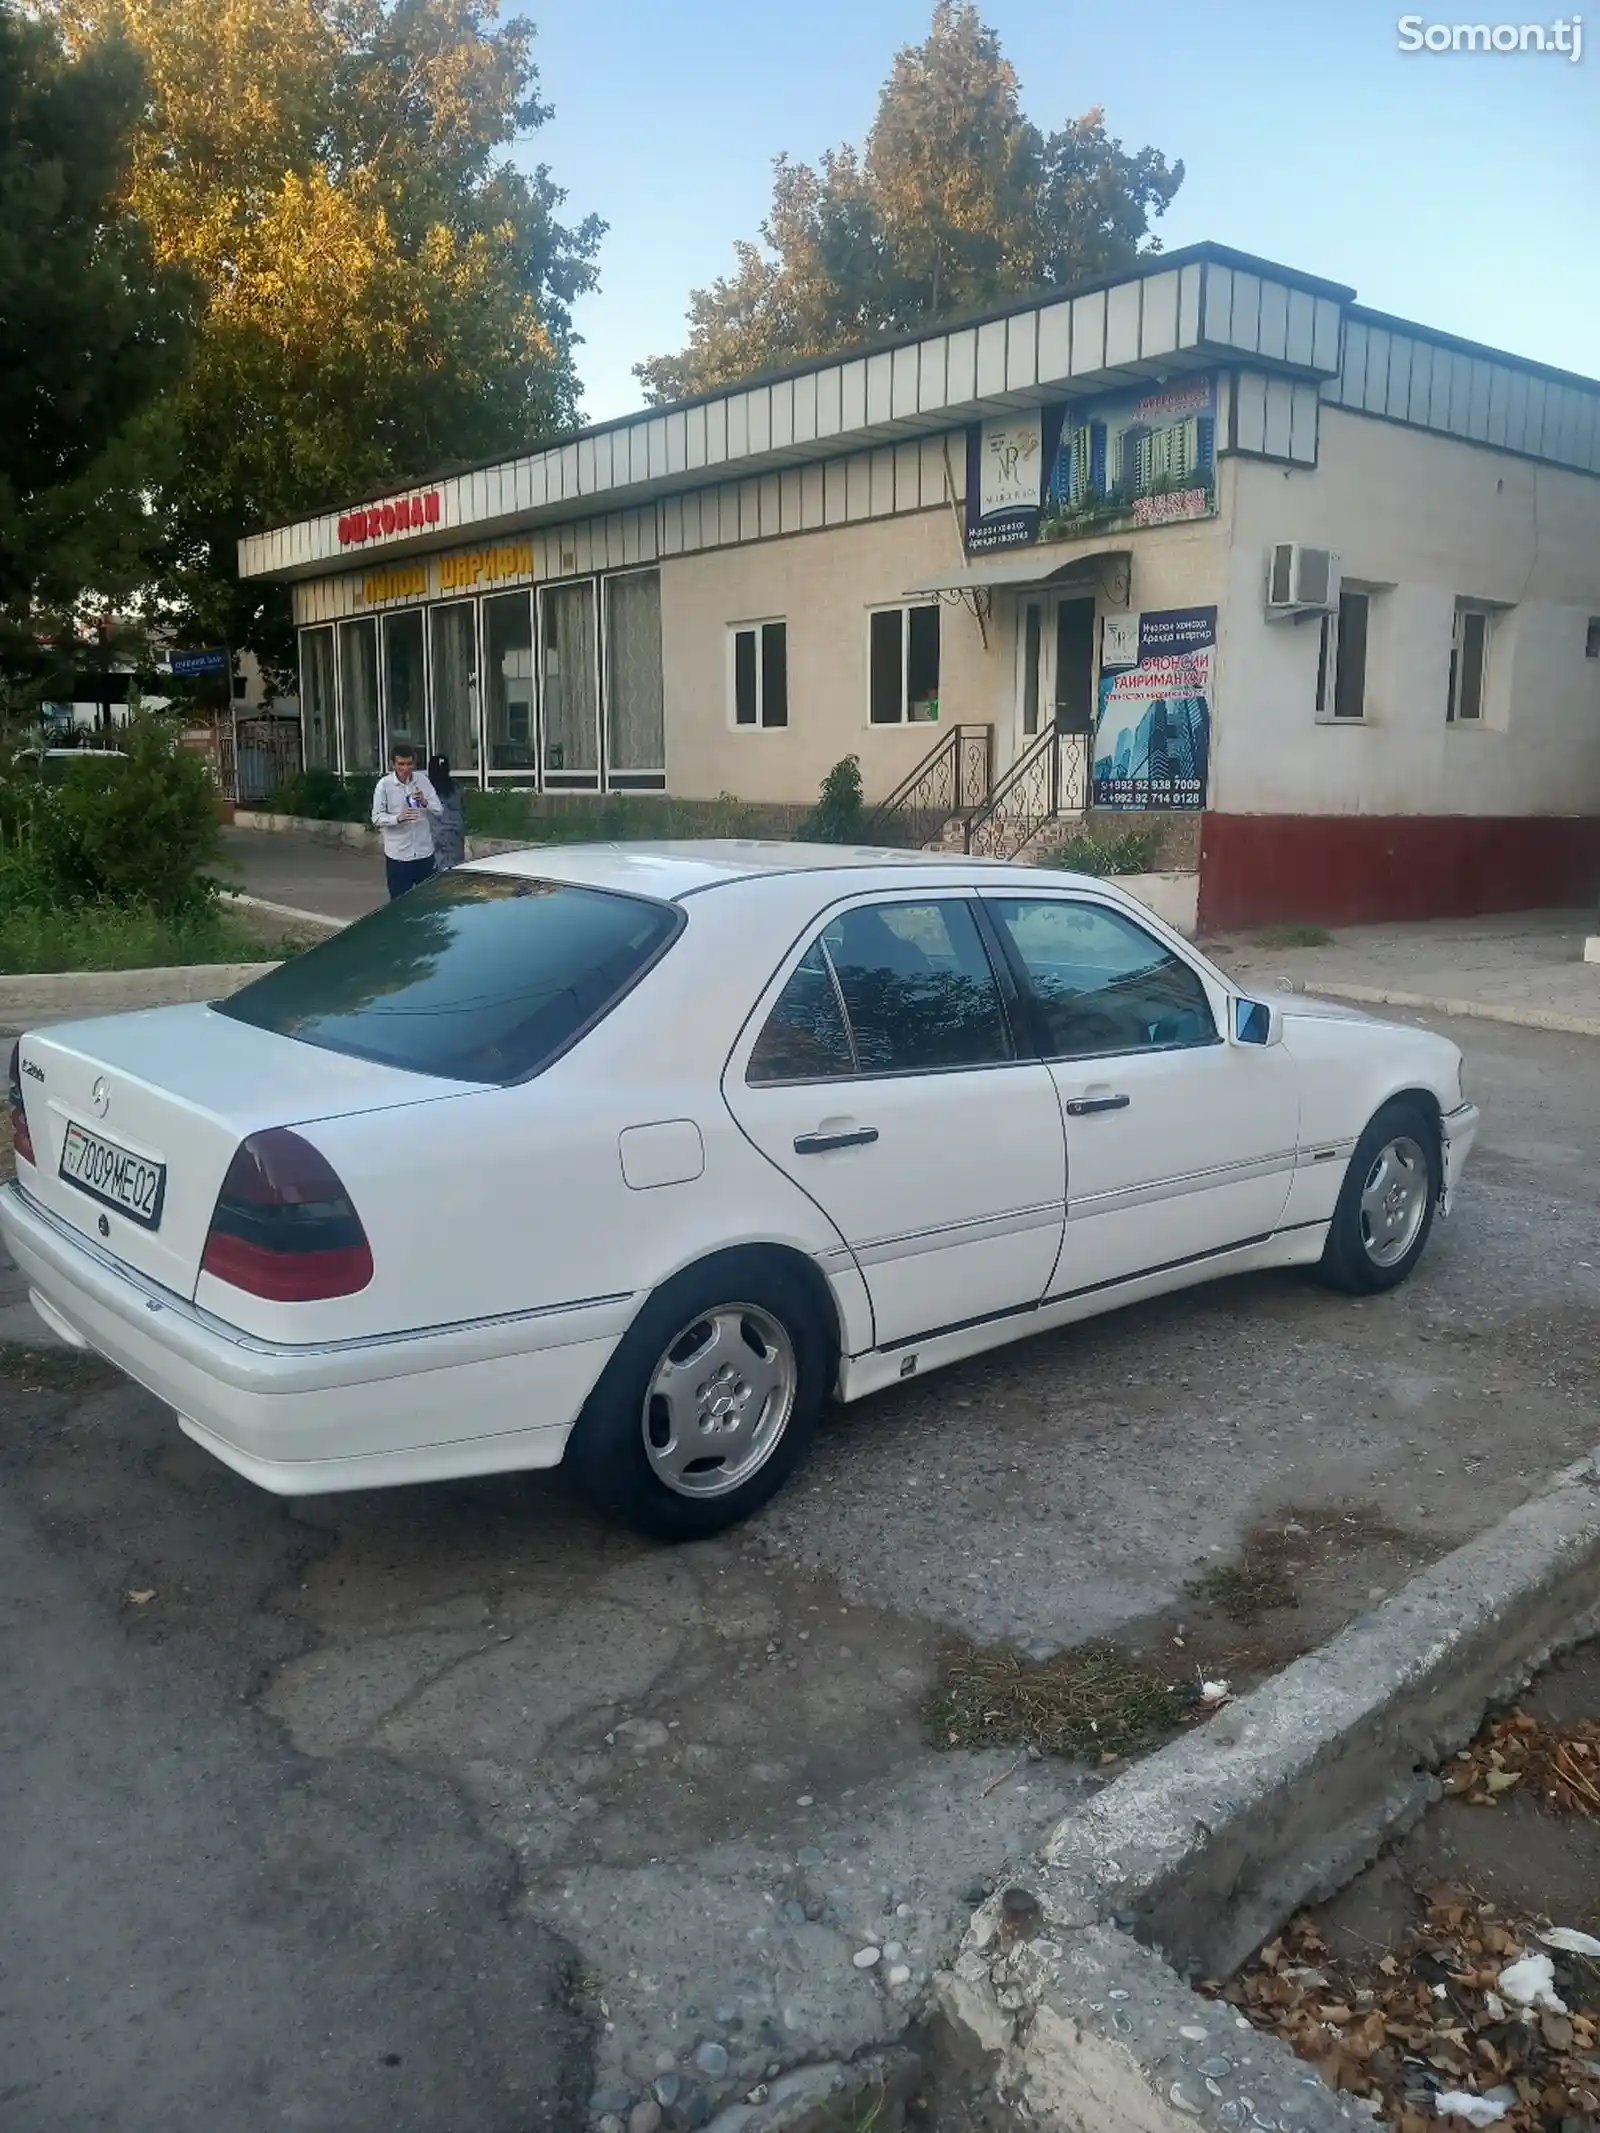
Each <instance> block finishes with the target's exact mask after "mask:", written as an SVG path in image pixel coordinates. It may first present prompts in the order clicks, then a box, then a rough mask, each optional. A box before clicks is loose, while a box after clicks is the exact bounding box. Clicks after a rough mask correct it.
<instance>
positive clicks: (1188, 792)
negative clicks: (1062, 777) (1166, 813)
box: [1094, 778, 1205, 809]
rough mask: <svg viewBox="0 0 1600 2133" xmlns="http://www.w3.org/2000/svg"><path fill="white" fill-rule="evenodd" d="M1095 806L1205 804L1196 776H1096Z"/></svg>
mask: <svg viewBox="0 0 1600 2133" xmlns="http://www.w3.org/2000/svg"><path fill="white" fill-rule="evenodd" d="M1094 804H1095V806H1096V807H1129V808H1139V807H1146V808H1151V809H1154V808H1162V807H1204V805H1205V794H1204V791H1203V790H1202V788H1201V784H1200V780H1199V779H1198V778H1097V779H1096V780H1095V787H1094Z"/></svg>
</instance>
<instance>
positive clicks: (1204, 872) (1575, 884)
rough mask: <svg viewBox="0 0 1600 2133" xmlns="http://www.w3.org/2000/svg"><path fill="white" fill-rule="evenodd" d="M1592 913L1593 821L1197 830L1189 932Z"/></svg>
mask: <svg viewBox="0 0 1600 2133" xmlns="http://www.w3.org/2000/svg"><path fill="white" fill-rule="evenodd" d="M1596 903H1600V816H1595V815H1219V814H1207V815H1206V816H1204V817H1203V818H1202V821H1201V827H1200V930H1201V932H1202V933H1223V932H1227V931H1228V930H1229V929H1230V928H1234V927H1239V926H1252V925H1265V924H1269V923H1271V922H1273V921H1275V920H1303V921H1305V922H1307V923H1309V924H1316V925H1325V926H1355V925H1365V924H1381V923H1382V922H1383V921H1384V920H1393V919H1412V918H1470V917H1474V916H1477V915H1479V914H1481V913H1483V912H1488V911H1532V910H1537V909H1540V908H1549V907H1552V906H1556V905H1567V906H1577V905H1583V904H1589V905H1594V904H1596Z"/></svg>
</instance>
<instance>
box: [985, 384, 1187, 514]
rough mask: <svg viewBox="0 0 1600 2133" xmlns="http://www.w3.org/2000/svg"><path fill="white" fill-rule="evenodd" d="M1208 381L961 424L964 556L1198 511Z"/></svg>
mask: <svg viewBox="0 0 1600 2133" xmlns="http://www.w3.org/2000/svg"><path fill="white" fill-rule="evenodd" d="M1216 448H1217V385H1216V380H1215V378H1212V377H1209V376H1205V377H1193V378H1176V379H1169V380H1168V382H1167V383H1166V384H1165V385H1154V386H1148V387H1144V386H1139V387H1135V388H1133V389H1132V390H1131V391H1125V392H1118V393H1105V394H1102V395H1101V396H1100V397H1098V398H1096V399H1092V400H1073V401H1069V402H1068V404H1067V405H1066V406H1065V407H1045V408H1036V409H1030V410H1028V411H1026V412H1024V413H1020V414H1014V415H1000V416H996V417H995V418H994V419H993V420H992V421H989V422H980V423H975V424H974V425H973V426H972V427H971V428H970V429H969V430H968V432H967V510H966V535H967V553H968V554H969V555H981V554H984V553H986V552H988V551H991V550H993V549H996V548H1025V547H1028V546H1030V545H1031V544H1032V543H1033V542H1035V541H1071V540H1081V539H1082V538H1084V537H1085V536H1086V535H1093V534H1105V533H1127V532H1132V531H1135V530H1137V529H1139V528H1141V527H1146V526H1168V525H1174V524H1178V523H1181V522H1183V521H1185V520H1188V519H1197V518H1210V517H1211V516H1212V515H1213V514H1214V512H1215V511H1216V508H1217V486H1216V466H1217V449H1216Z"/></svg>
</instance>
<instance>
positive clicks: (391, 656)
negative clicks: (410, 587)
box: [383, 607, 428, 759]
mask: <svg viewBox="0 0 1600 2133" xmlns="http://www.w3.org/2000/svg"><path fill="white" fill-rule="evenodd" d="M383 707H384V730H385V732H386V734H387V735H388V739H387V740H386V742H385V744H384V754H385V758H386V759H387V757H388V755H389V754H390V753H391V752H392V751H393V749H394V745H395V743H396V742H397V741H409V742H410V743H411V745H412V746H413V747H414V748H423V747H424V746H425V744H426V741H427V737H428V713H427V705H426V702H425V699H424V695H423V688H422V610H421V608H420V607H414V608H412V609H410V610H409V611H408V612H407V613H404V614H399V615H385V616H384V618H383Z"/></svg>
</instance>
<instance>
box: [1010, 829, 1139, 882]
mask: <svg viewBox="0 0 1600 2133" xmlns="http://www.w3.org/2000/svg"><path fill="white" fill-rule="evenodd" d="M1160 850H1161V832H1160V831H1159V830H1121V831H1119V832H1118V833H1117V834H1116V835H1115V836H1111V837H1097V836H1095V835H1094V833H1093V832H1092V831H1090V830H1077V831H1075V832H1074V833H1073V835H1072V836H1070V837H1068V838H1066V839H1065V841H1064V842H1062V843H1061V844H1058V845H1057V846H1056V848H1055V850H1054V851H1053V852H1047V853H1046V854H1045V856H1044V857H1043V859H1041V861H1040V865H1041V866H1047V867H1060V868H1062V869H1063V871H1064V872H1066V873H1069V874H1099V875H1106V874H1148V873H1149V872H1150V869H1151V867H1152V866H1153V865H1154V863H1155V859H1156V855H1157V853H1158V852H1159V851H1160Z"/></svg>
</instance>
